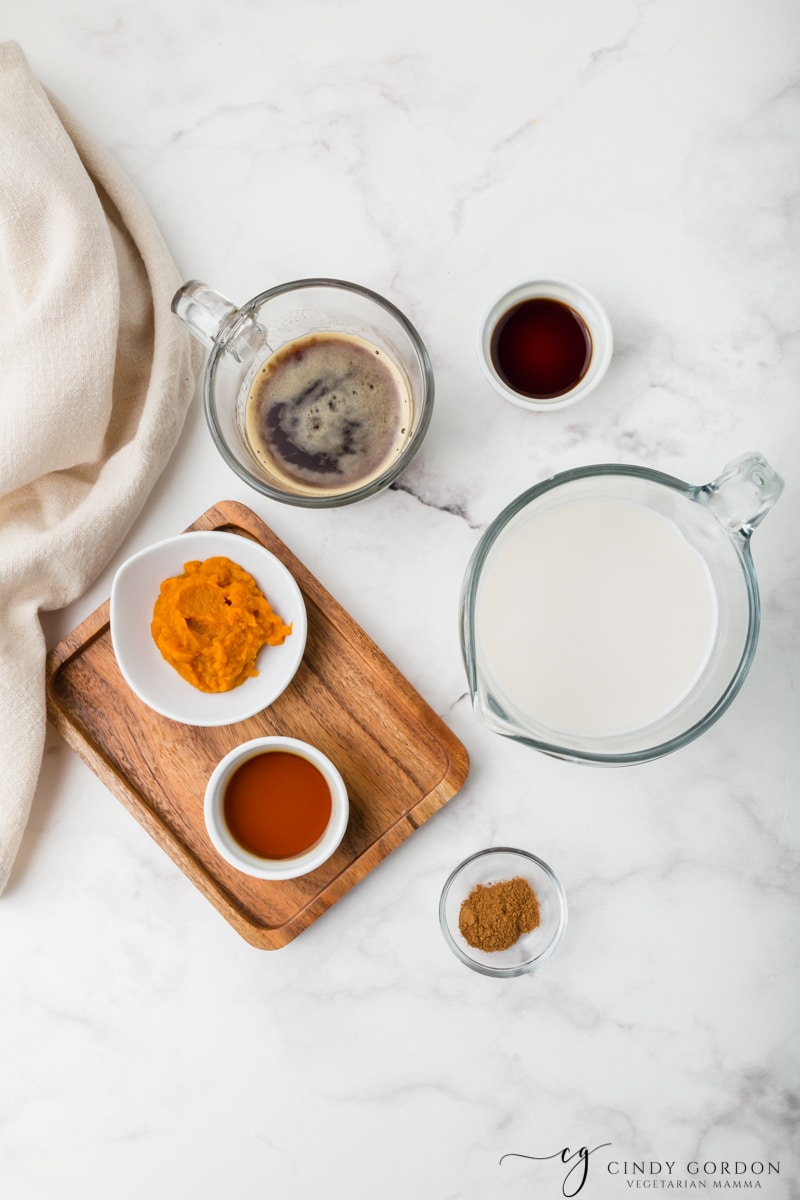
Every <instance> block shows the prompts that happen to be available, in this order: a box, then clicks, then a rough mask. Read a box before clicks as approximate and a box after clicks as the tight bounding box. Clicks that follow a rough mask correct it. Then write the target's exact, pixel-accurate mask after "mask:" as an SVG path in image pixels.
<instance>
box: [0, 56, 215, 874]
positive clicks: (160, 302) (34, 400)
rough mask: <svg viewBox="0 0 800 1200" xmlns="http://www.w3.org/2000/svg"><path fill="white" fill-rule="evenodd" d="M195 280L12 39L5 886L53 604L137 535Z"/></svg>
mask: <svg viewBox="0 0 800 1200" xmlns="http://www.w3.org/2000/svg"><path fill="white" fill-rule="evenodd" d="M179 283H180V280H179V279H178V276H177V272H176V269H175V265H174V263H173V262H172V260H171V258H170V255H169V253H168V251H167V249H166V246H165V245H164V242H163V240H162V238H161V235H160V233H159V231H158V229H157V228H156V225H155V223H154V221H153V218H152V216H151V214H150V213H149V211H148V209H147V207H146V206H145V204H144V202H143V201H142V199H141V197H140V196H139V195H138V194H137V192H136V191H135V189H134V188H133V187H132V185H131V183H130V181H129V180H128V179H127V178H126V177H125V175H124V174H123V173H122V171H121V170H120V168H119V167H118V166H117V164H116V163H115V162H114V161H113V160H112V158H111V157H110V156H109V155H108V154H107V153H106V152H105V151H104V150H103V149H102V148H101V147H100V146H99V145H98V144H97V143H96V142H95V141H94V140H93V139H92V137H91V136H89V135H88V134H87V133H86V132H85V131H84V130H83V129H82V128H81V127H80V125H78V123H77V122H76V121H75V120H74V119H73V118H72V117H71V116H70V115H69V114H68V113H67V112H65V111H64V109H63V108H62V106H61V105H60V104H59V103H58V101H57V100H55V99H54V98H53V97H52V96H49V95H48V94H47V93H46V92H45V91H44V89H43V88H42V87H41V85H40V84H39V83H38V82H37V80H36V79H35V78H34V76H33V74H32V73H31V70H30V67H29V65H28V63H27V61H26V59H25V56H24V55H23V53H22V51H21V49H20V48H19V46H17V45H16V44H15V43H11V42H10V43H6V44H4V45H0V389H2V391H1V393H0V749H1V750H2V756H3V768H2V773H1V775H2V782H0V892H2V890H3V888H4V887H5V885H6V883H7V881H8V876H9V873H10V871H11V865H12V863H13V861H14V857H15V855H16V852H17V850H18V848H19V844H20V841H21V839H22V834H23V831H24V828H25V823H26V821H27V818H28V813H29V811H30V805H31V800H32V798H33V793H34V791H35V788H36V782H37V778H38V774H39V768H40V765H41V757H42V749H43V743H44V734H45V720H46V718H45V680H44V666H45V644H44V637H43V633H42V628H41V624H40V621H39V612H40V610H42V609H54V608H60V607H62V606H63V605H65V604H69V603H70V602H71V601H73V600H75V599H76V598H77V597H78V596H80V594H81V593H82V592H83V591H84V590H85V589H86V588H87V587H88V585H89V584H90V583H91V582H92V581H93V580H94V579H95V578H96V576H97V575H98V574H99V572H100V571H101V570H102V569H103V567H104V566H105V565H106V563H107V562H108V561H109V559H110V557H111V556H112V554H113V553H114V552H115V550H116V549H117V548H118V547H119V545H120V543H121V541H122V539H123V538H124V536H125V534H126V533H127V531H128V529H129V528H130V526H131V524H132V522H133V520H134V518H135V517H136V515H137V513H138V512H139V510H140V509H141V506H142V504H143V503H144V500H145V499H146V497H147V495H148V493H149V491H150V489H151V487H152V485H153V484H154V483H155V480H156V479H157V477H158V475H159V473H160V472H161V470H162V469H163V467H164V465H165V464H166V462H167V459H168V458H169V455H170V453H171V451H172V450H173V448H174V446H175V443H176V441H177V439H178V435H179V433H180V431H181V427H182V424H183V420H184V416H185V413H186V409H187V407H188V404H189V401H190V399H191V396H192V393H193V389H194V381H195V376H196V371H197V368H198V366H199V361H198V351H199V347H198V348H197V349H195V347H194V346H193V344H192V343H191V340H190V339H189V337H188V335H187V334H186V332H185V330H184V329H183V327H182V326H181V325H180V323H179V321H178V320H177V318H176V317H174V316H173V314H172V313H171V311H170V300H171V298H172V296H173V294H174V292H175V290H176V288H177V287H178V286H179ZM200 356H201V357H202V352H200Z"/></svg>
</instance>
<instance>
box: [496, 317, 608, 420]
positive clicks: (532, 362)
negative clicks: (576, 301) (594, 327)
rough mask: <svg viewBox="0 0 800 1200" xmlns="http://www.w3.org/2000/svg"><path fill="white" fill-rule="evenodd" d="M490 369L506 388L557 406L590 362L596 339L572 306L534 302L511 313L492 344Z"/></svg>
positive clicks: (501, 319)
mask: <svg viewBox="0 0 800 1200" xmlns="http://www.w3.org/2000/svg"><path fill="white" fill-rule="evenodd" d="M490 354H491V359H492V363H493V364H494V367H495V370H496V371H497V373H498V375H499V376H500V378H501V379H502V380H503V382H504V383H505V384H507V386H508V387H510V388H512V389H513V390H514V391H515V392H518V393H519V394H520V395H522V396H529V397H530V398H531V399H536V400H554V399H557V398H558V397H559V396H563V395H565V394H566V393H567V392H570V391H571V390H572V389H573V388H574V387H576V386H577V385H578V384H579V383H580V381H581V380H582V379H583V377H584V376H585V374H586V372H587V371H588V369H589V365H590V363H591V361H592V336H591V334H590V332H589V329H588V326H587V325H586V322H585V321H584V320H583V318H582V317H581V316H580V315H579V314H578V313H577V312H576V311H575V309H574V308H572V307H571V305H569V304H566V303H564V302H563V301H561V300H556V299H553V298H551V297H549V296H535V297H533V298H531V299H528V300H523V301H521V302H520V303H519V304H516V305H514V306H513V308H510V309H509V310H508V311H507V312H506V313H504V314H503V316H502V317H501V318H500V320H499V321H498V322H497V324H496V326H495V328H494V331H493V333H492V338H491V343H490Z"/></svg>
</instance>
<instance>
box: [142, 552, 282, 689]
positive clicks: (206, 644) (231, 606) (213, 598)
mask: <svg viewBox="0 0 800 1200" xmlns="http://www.w3.org/2000/svg"><path fill="white" fill-rule="evenodd" d="M150 632H151V633H152V635H153V638H154V640H155V643H156V645H157V646H158V648H159V650H160V651H161V653H162V655H163V656H164V658H165V659H166V660H167V662H168V663H169V664H170V665H171V666H173V667H174V668H175V670H176V671H177V672H178V673H179V674H180V675H182V676H183V678H184V679H186V680H188V682H189V683H191V684H194V686H195V687H196V688H199V689H200V691H202V692H229V691H230V690H231V689H232V688H235V687H238V686H239V684H240V683H244V681H245V679H247V678H248V677H249V676H251V675H257V674H258V671H257V670H256V656H257V655H258V652H259V650H260V649H261V647H262V646H264V645H270V646H279V645H280V644H281V643H282V642H283V640H284V639H285V638H286V637H287V636H288V635H289V634H290V633H291V632H292V627H291V625H285V624H284V622H283V621H282V619H281V618H280V617H279V616H278V615H277V613H275V612H273V611H272V609H271V607H270V605H269V602H268V601H267V598H266V597H265V595H264V593H263V592H262V591H261V589H260V588H259V586H258V584H257V583H256V581H255V579H253V577H252V575H249V574H248V573H247V571H245V570H243V569H242V568H241V567H240V566H238V565H237V564H236V563H235V562H232V561H231V560H230V559H229V558H223V557H216V558H207V559H206V560H205V561H204V562H200V561H198V560H195V561H193V562H187V563H185V564H184V568H183V574H182V575H175V576H173V577H172V578H171V579H165V580H164V582H163V583H162V584H161V591H160V593H159V596H158V599H157V600H156V604H155V609H154V610H153V622H152V625H151V626H150Z"/></svg>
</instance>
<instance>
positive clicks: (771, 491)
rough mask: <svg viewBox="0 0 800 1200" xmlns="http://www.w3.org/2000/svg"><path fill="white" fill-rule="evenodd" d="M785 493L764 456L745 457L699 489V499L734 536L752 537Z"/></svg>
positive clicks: (775, 472) (781, 482) (749, 455)
mask: <svg viewBox="0 0 800 1200" xmlns="http://www.w3.org/2000/svg"><path fill="white" fill-rule="evenodd" d="M782 491H783V480H782V479H781V477H780V475H779V474H778V473H777V471H774V470H773V469H772V467H771V466H770V465H769V463H768V462H767V460H766V459H765V458H764V456H763V455H762V454H742V455H740V456H739V458H735V459H734V460H733V461H732V462H729V463H728V464H727V466H726V467H724V468H723V470H722V472H721V474H720V475H718V476H717V478H716V479H712V481H711V482H710V483H707V484H705V486H704V487H701V488H698V489H697V495H696V497H695V498H696V499H697V500H698V501H699V502H700V503H703V504H705V505H707V507H708V508H710V509H711V511H712V512H713V513H714V515H715V516H716V518H717V520H718V521H719V522H720V523H721V524H722V525H724V526H725V528H726V529H727V530H728V532H729V533H730V534H731V535H732V536H734V535H739V536H740V537H742V538H745V539H746V538H749V537H750V535H751V533H752V532H753V530H754V529H755V528H756V526H757V525H759V524H760V523H761V522H762V521H763V520H764V517H765V516H766V515H767V513H768V512H769V510H770V509H771V508H772V506H773V504H774V503H775V501H776V500H777V499H778V497H779V496H780V494H781V492H782Z"/></svg>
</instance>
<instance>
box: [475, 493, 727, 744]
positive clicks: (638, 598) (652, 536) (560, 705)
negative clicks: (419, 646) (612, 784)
mask: <svg viewBox="0 0 800 1200" xmlns="http://www.w3.org/2000/svg"><path fill="white" fill-rule="evenodd" d="M475 625H476V637H477V643H478V653H479V657H480V660H481V663H482V667H483V670H484V671H485V673H486V675H487V677H488V683H489V686H490V689H491V691H492V693H493V694H495V695H496V696H497V697H498V698H499V699H500V700H501V701H504V702H505V703H506V704H509V705H510V706H511V707H513V708H515V709H516V710H517V711H518V712H519V713H521V714H523V715H524V716H526V717H528V718H532V719H533V720H534V721H537V722H539V723H541V724H543V725H545V726H546V727H548V728H549V729H552V730H553V731H556V732H561V733H567V734H571V735H575V736H584V737H611V736H614V735H616V734H622V733H626V732H629V731H632V730H635V729H640V728H642V727H644V726H646V725H649V724H650V723H652V722H653V721H656V720H658V719H659V718H660V717H662V716H664V715H666V714H667V713H669V712H670V711H671V710H672V709H673V708H674V707H675V706H676V705H677V704H678V703H679V702H680V701H681V700H682V698H683V697H684V696H686V695H687V694H688V693H689V691H690V690H691V689H692V687H693V686H694V684H695V683H696V682H697V680H698V679H699V677H700V676H701V674H702V672H703V669H704V667H705V665H706V663H707V662H708V659H709V656H710V653H711V649H712V646H713V643H714V636H715V631H716V627H717V598H716V594H715V591H714V587H713V583H712V580H711V575H710V572H709V570H708V567H707V566H706V564H705V562H704V561H703V558H702V557H701V555H700V554H699V553H698V552H697V550H695V549H694V548H693V547H692V546H691V545H690V544H689V542H688V541H687V540H686V538H685V537H684V536H683V534H682V533H681V531H680V529H679V528H678V527H677V525H675V524H674V523H673V522H672V521H671V520H670V519H669V518H668V517H666V516H662V515H661V514H660V513H658V512H655V511H654V510H652V509H650V508H648V507H646V506H644V505H641V504H637V503H634V502H631V501H627V500H618V499H612V498H603V499H591V498H587V499H585V500H576V499H573V500H569V501H566V502H564V503H560V504H557V505H556V506H554V507H551V508H547V509H543V510H542V511H540V512H538V513H533V514H531V516H530V517H529V519H528V520H527V521H526V522H525V523H524V524H522V525H521V526H519V527H517V528H512V529H511V530H510V531H509V533H508V536H507V537H506V538H505V539H504V540H503V541H501V542H499V543H498V545H497V547H496V548H495V550H494V551H493V552H492V554H491V556H490V557H489V559H488V560H487V562H486V564H485V566H484V569H483V573H482V577H481V583H480V587H479V589H478V593H477V597H476V617H475Z"/></svg>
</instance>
